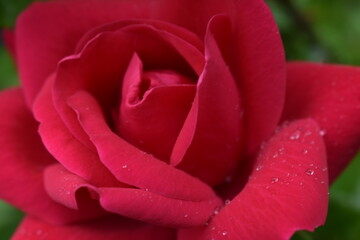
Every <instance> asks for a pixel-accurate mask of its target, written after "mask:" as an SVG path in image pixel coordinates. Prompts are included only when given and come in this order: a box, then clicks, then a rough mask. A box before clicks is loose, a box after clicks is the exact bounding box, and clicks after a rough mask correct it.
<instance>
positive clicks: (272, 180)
mask: <svg viewBox="0 0 360 240" xmlns="http://www.w3.org/2000/svg"><path fill="white" fill-rule="evenodd" d="M278 181H279V178H277V177H273V178H272V179H271V183H277V182H278Z"/></svg>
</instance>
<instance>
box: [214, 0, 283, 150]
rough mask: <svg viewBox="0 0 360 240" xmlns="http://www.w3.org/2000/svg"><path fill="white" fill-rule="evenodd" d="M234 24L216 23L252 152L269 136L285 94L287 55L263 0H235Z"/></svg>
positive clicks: (232, 11)
mask: <svg viewBox="0 0 360 240" xmlns="http://www.w3.org/2000/svg"><path fill="white" fill-rule="evenodd" d="M231 3H232V4H230V16H231V19H230V25H228V26H226V24H224V23H221V24H220V25H219V24H218V25H214V26H213V32H214V33H215V38H216V39H217V42H218V45H219V46H220V48H221V49H222V53H223V55H224V57H225V59H226V62H227V64H229V67H230V69H231V71H232V73H233V74H234V76H235V78H236V79H237V80H238V85H239V87H240V91H241V98H242V101H243V105H244V110H245V112H244V118H245V123H246V128H245V129H246V130H247V145H248V152H249V153H254V150H256V149H257V148H258V147H259V145H260V144H261V142H262V141H264V140H266V139H268V137H270V135H271V133H272V132H273V131H274V129H275V126H276V125H277V124H278V121H279V119H280V116H281V113H282V109H283V103H284V97H285V73H286V69H285V55H284V50H283V46H282V42H281V38H280V34H279V30H278V28H277V25H276V23H275V21H274V19H273V16H272V13H271V11H270V9H269V8H268V7H267V6H266V4H265V3H264V1H263V0H251V1H248V0H232V1H231Z"/></svg>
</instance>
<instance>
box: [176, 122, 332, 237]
mask: <svg viewBox="0 0 360 240" xmlns="http://www.w3.org/2000/svg"><path fill="white" fill-rule="evenodd" d="M319 131H320V129H319V127H318V125H317V124H316V122H315V121H313V120H311V119H305V120H299V121H295V122H293V123H291V124H290V125H289V126H285V127H283V129H281V130H280V132H279V133H277V134H276V135H275V136H274V137H272V138H271V139H270V141H269V142H268V143H267V145H266V146H265V148H264V151H263V152H261V153H260V155H259V157H258V160H257V162H256V166H255V167H254V170H253V173H252V174H251V176H250V178H249V181H248V183H247V184H246V186H245V188H244V189H243V190H242V191H241V192H240V193H239V194H238V195H237V196H236V197H235V198H234V199H232V201H231V202H230V203H229V204H228V205H227V206H225V207H224V208H223V209H222V210H220V211H219V213H218V215H216V216H215V217H214V218H213V220H212V221H210V223H209V225H208V226H207V227H204V228H198V229H189V230H181V231H180V232H179V240H192V239H194V240H195V239H196V240H205V239H211V238H214V239H215V238H216V239H231V240H237V239H242V240H263V239H269V240H285V239H289V238H290V237H291V235H292V234H293V233H294V232H295V231H297V230H302V229H305V230H314V228H315V227H317V226H319V225H321V224H323V223H324V221H325V218H326V213H327V206H328V176H327V168H326V152H325V146H324V142H323V139H322V137H321V135H320V134H319Z"/></svg>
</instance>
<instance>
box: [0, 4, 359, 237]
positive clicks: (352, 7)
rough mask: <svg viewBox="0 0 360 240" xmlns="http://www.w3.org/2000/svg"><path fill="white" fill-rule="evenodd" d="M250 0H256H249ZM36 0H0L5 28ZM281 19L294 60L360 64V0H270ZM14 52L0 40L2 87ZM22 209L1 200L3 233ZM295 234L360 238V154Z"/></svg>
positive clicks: (13, 80) (12, 75) (9, 82)
mask: <svg viewBox="0 0 360 240" xmlns="http://www.w3.org/2000/svg"><path fill="white" fill-rule="evenodd" d="M249 1H251V0H249ZM30 2H31V0H0V28H9V27H12V26H13V25H14V22H15V19H16V16H17V15H18V13H19V12H20V11H21V10H22V9H24V8H25V7H26V6H27V5H28V4H29V3H30ZM266 2H267V3H268V4H269V6H270V7H271V9H272V11H273V13H274V16H275V19H276V21H277V23H278V25H279V28H280V32H281V35H282V37H283V42H284V46H285V50H286V57H287V59H289V60H308V61H320V62H331V63H340V64H348V65H357V66H360V1H358V0H267V1H266ZM17 83H18V78H17V75H16V71H15V67H14V65H13V63H12V60H11V58H10V57H9V55H8V53H7V52H6V51H5V49H4V47H3V45H2V43H1V42H0V89H3V88H7V87H9V86H13V85H16V84H17ZM22 216H23V215H22V213H21V212H20V211H18V210H17V209H14V208H12V207H11V206H9V205H7V204H6V203H3V202H1V201H0V239H2V240H6V239H9V238H10V236H11V234H12V232H13V231H14V229H15V228H16V226H17V225H18V223H19V221H20V220H21V218H22ZM292 239H293V240H315V239H321V240H322V239H324V240H339V239H341V240H358V239H360V155H359V156H358V157H357V158H356V159H355V160H354V161H353V162H352V163H351V164H350V166H349V167H348V168H347V170H346V171H345V172H344V173H343V174H342V176H341V177H340V178H339V179H338V180H337V181H336V182H335V184H333V186H332V187H331V189H330V208H329V213H328V218H327V222H326V224H325V226H322V227H320V228H318V229H317V230H316V231H315V232H314V233H310V232H306V231H301V232H298V233H296V234H295V235H294V237H293V238H292Z"/></svg>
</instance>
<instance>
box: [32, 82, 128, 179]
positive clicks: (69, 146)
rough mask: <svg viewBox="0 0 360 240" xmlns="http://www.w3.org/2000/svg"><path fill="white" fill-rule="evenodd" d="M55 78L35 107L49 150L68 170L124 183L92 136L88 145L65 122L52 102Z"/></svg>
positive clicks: (35, 113) (45, 88) (40, 130)
mask: <svg viewBox="0 0 360 240" xmlns="http://www.w3.org/2000/svg"><path fill="white" fill-rule="evenodd" d="M53 80H54V75H52V76H50V77H49V79H48V80H47V82H46V83H45V85H44V86H43V88H42V90H41V91H40V93H39V95H38V97H37V99H36V101H35V103H34V107H33V109H34V110H33V111H34V115H35V118H36V119H37V120H38V121H39V122H40V125H39V130H38V131H39V134H40V136H41V139H42V141H43V144H44V145H45V147H46V149H47V150H48V151H49V152H50V153H51V154H52V155H53V156H54V157H55V158H56V160H57V161H59V162H60V163H61V164H62V165H63V166H64V167H65V168H66V169H68V170H69V171H71V172H73V173H75V174H77V175H79V176H81V177H82V178H84V179H86V180H87V181H89V182H90V183H92V184H95V185H97V186H118V185H121V183H119V182H118V181H117V180H116V179H115V178H114V176H113V175H112V174H111V173H110V172H109V171H108V170H107V169H106V168H105V167H104V166H103V164H102V163H101V162H100V160H99V158H98V156H97V155H96V150H95V147H94V146H93V145H92V144H91V142H90V141H89V139H86V140H87V142H88V144H87V145H84V144H82V143H81V142H79V141H78V140H77V139H76V138H75V137H74V136H73V135H72V134H71V133H70V131H69V130H68V129H67V128H66V126H65V125H64V123H63V121H62V120H61V118H60V116H59V115H58V113H57V112H56V109H55V107H54V104H53V101H52V94H51V88H50V87H51V86H52V83H53ZM122 186H124V184H122Z"/></svg>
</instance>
